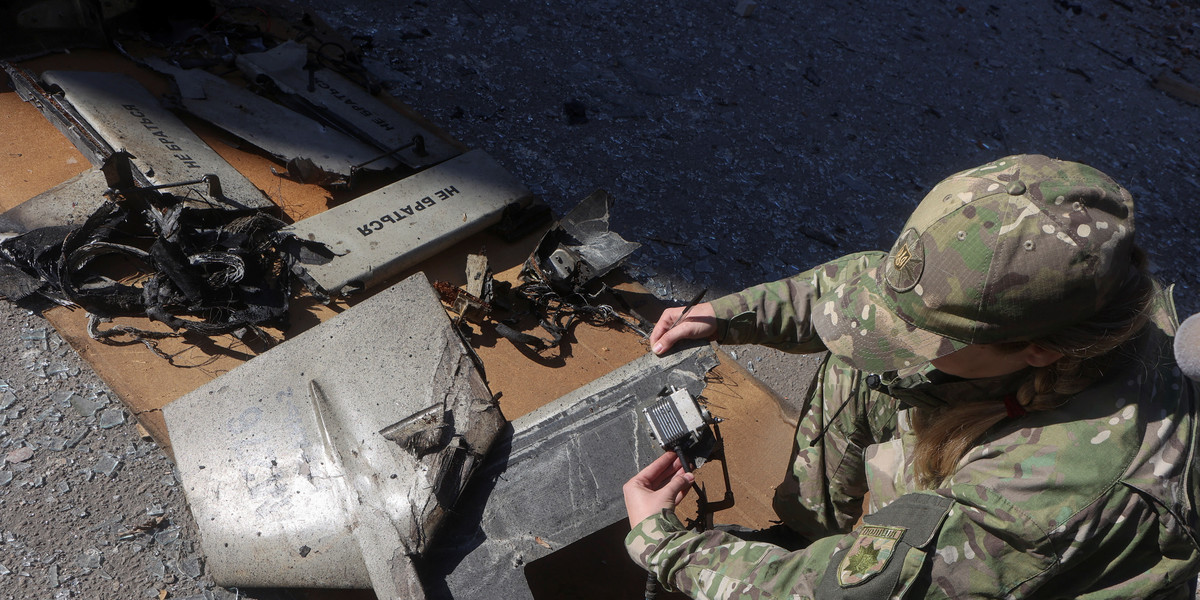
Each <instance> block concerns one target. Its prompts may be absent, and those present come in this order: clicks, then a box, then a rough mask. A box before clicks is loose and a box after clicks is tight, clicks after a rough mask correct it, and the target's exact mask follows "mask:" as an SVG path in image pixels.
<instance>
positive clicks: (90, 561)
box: [75, 548, 104, 571]
mask: <svg viewBox="0 0 1200 600" xmlns="http://www.w3.org/2000/svg"><path fill="white" fill-rule="evenodd" d="M103 563H104V554H103V553H101V552H100V551H99V550H97V549H96V548H89V549H88V550H87V551H85V552H84V553H83V554H80V555H79V557H77V558H76V559H75V564H76V565H78V566H79V567H80V568H83V569H88V570H91V571H95V570H96V569H99V568H100V565H101V564H103Z"/></svg>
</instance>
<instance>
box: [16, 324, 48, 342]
mask: <svg viewBox="0 0 1200 600" xmlns="http://www.w3.org/2000/svg"><path fill="white" fill-rule="evenodd" d="M21 339H23V340H25V341H27V342H44V341H46V328H45V327H39V328H37V329H31V330H28V331H22V332H21Z"/></svg>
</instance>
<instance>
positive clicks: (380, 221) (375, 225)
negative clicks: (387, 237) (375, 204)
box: [357, 186, 461, 236]
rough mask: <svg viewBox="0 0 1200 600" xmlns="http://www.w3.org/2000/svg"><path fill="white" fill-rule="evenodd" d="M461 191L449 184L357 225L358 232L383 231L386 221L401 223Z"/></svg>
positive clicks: (366, 234) (368, 233)
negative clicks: (388, 212)
mask: <svg viewBox="0 0 1200 600" xmlns="http://www.w3.org/2000/svg"><path fill="white" fill-rule="evenodd" d="M459 193H461V192H459V191H458V188H457V187H455V186H449V187H445V188H442V189H440V190H437V191H436V192H433V193H432V194H430V195H429V196H425V197H424V198H421V199H420V200H417V201H416V202H413V203H412V204H409V205H406V206H401V207H398V208H396V209H395V210H393V211H392V212H391V214H385V215H382V216H380V217H379V218H377V219H376V220H374V221H371V222H369V223H367V224H366V225H361V226H359V227H357V229H358V232H359V233H361V234H362V235H364V236H368V235H371V234H372V233H375V232H376V231H382V230H383V226H384V223H391V224H393V225H395V224H396V223H399V222H400V221H403V220H404V219H406V218H408V217H411V216H413V215H415V214H417V213H419V212H421V211H424V210H426V209H430V208H433V207H434V206H437V203H438V200H447V199H449V198H450V197H451V196H454V195H456V194H459ZM434 197H437V199H438V200H434Z"/></svg>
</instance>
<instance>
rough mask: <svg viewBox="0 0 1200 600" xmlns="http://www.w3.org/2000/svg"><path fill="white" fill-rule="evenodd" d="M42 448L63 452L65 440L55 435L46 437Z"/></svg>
mask: <svg viewBox="0 0 1200 600" xmlns="http://www.w3.org/2000/svg"><path fill="white" fill-rule="evenodd" d="M42 447H43V448H49V449H51V450H53V451H55V452H62V451H63V450H66V449H67V440H65V439H63V438H60V437H58V436H56V435H52V436H48V437H46V440H45V441H44V442H43V443H42Z"/></svg>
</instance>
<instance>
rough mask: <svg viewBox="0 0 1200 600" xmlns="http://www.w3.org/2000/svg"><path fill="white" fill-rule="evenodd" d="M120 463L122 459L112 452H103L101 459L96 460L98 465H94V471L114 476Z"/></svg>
mask: <svg viewBox="0 0 1200 600" xmlns="http://www.w3.org/2000/svg"><path fill="white" fill-rule="evenodd" d="M120 465H121V461H120V459H118V458H117V457H115V456H113V455H111V454H101V455H100V460H98V461H96V466H94V467H92V471H95V472H96V473H99V474H101V475H107V476H109V477H112V476H113V474H114V473H116V472H117V467H119V466H120Z"/></svg>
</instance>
